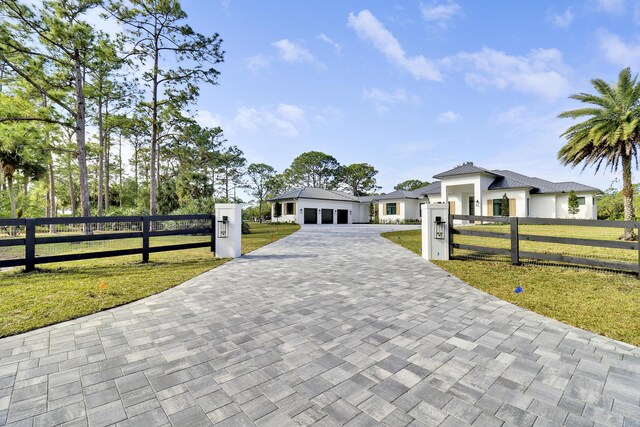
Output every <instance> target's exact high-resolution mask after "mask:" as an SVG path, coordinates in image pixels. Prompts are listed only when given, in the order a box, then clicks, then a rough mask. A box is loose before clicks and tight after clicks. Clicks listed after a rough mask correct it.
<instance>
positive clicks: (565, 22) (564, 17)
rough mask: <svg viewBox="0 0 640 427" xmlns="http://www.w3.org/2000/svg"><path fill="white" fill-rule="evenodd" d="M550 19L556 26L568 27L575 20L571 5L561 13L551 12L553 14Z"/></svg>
mask: <svg viewBox="0 0 640 427" xmlns="http://www.w3.org/2000/svg"><path fill="white" fill-rule="evenodd" d="M549 19H550V20H551V23H553V25H555V26H556V27H559V28H568V27H569V25H571V23H572V22H573V11H572V10H571V8H570V7H569V8H567V10H565V11H564V13H563V14H561V15H559V14H557V13H553V14H551V16H549Z"/></svg>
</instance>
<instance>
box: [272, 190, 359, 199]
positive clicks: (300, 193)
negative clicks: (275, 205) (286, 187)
mask: <svg viewBox="0 0 640 427" xmlns="http://www.w3.org/2000/svg"><path fill="white" fill-rule="evenodd" d="M291 199H322V200H338V201H342V202H359V201H360V199H359V198H358V197H356V196H353V195H351V194H347V193H343V192H341V191H334V190H325V189H324V188H314V187H302V188H297V189H294V190H290V191H287V192H285V193H282V194H278V195H277V196H275V197H273V198H271V199H269V200H268V201H269V202H275V201H278V200H291Z"/></svg>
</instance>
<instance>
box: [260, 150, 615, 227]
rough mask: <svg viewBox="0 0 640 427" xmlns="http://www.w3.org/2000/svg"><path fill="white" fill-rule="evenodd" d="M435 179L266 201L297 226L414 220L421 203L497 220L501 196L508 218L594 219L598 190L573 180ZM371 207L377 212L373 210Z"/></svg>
mask: <svg viewBox="0 0 640 427" xmlns="http://www.w3.org/2000/svg"><path fill="white" fill-rule="evenodd" d="M434 178H436V179H437V180H438V181H435V182H433V183H431V184H429V185H426V186H424V187H421V188H418V189H416V190H412V191H400V190H397V191H393V192H391V193H387V194H381V195H375V196H364V197H358V196H353V195H350V194H347V193H343V192H340V191H332V190H323V189H319V188H310V187H304V188H302V189H297V190H292V191H288V192H286V193H283V194H280V195H278V196H276V197H274V198H272V199H270V200H269V201H271V202H278V203H280V204H281V206H282V215H281V216H280V217H278V218H276V217H275V215H274V213H275V212H274V206H273V205H272V212H271V213H272V218H273V219H274V220H275V221H294V222H298V223H300V224H351V223H366V222H370V220H371V219H372V218H371V215H372V212H376V211H377V215H378V220H379V221H380V222H402V221H412V220H419V219H420V216H421V214H422V212H421V205H422V204H424V203H445V202H448V203H449V209H450V212H451V213H452V214H462V215H483V216H500V215H502V212H501V211H500V210H501V208H502V198H503V196H504V195H505V194H506V195H507V197H508V198H509V213H508V215H509V216H519V217H539V218H578V219H596V218H597V213H598V209H597V196H598V195H599V194H600V193H602V191H600V190H599V189H597V188H594V187H590V186H588V185H584V184H580V183H577V182H551V181H547V180H544V179H541V178H535V177H530V176H526V175H522V174H519V173H516V172H513V171H510V170H505V169H502V170H489V169H485V168H482V167H479V166H475V165H474V164H473V163H472V162H467V163H463V164H462V165H460V166H456V167H455V168H453V169H450V170H447V171H444V172H441V173H439V174H437V175H434ZM572 190H573V191H574V192H575V193H576V195H577V197H578V204H579V210H578V213H577V214H575V215H571V214H569V200H568V199H569V192H571V191H572ZM372 205H374V206H375V208H376V209H373V208H372Z"/></svg>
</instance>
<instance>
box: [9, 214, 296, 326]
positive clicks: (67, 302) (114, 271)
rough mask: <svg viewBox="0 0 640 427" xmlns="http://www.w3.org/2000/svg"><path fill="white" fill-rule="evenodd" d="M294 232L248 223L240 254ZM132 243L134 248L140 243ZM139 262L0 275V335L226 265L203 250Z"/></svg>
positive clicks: (120, 259) (163, 287)
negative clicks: (249, 230)
mask: <svg viewBox="0 0 640 427" xmlns="http://www.w3.org/2000/svg"><path fill="white" fill-rule="evenodd" d="M299 228H300V226H299V225H291V224H279V225H272V224H251V234H247V235H243V236H242V252H243V253H247V252H251V251H253V250H255V249H258V248H259V247H261V246H264V245H266V244H268V243H271V242H273V241H275V240H278V239H281V238H283V237H285V236H288V235H289V234H291V233H293V232H295V231H297V230H298V229H299ZM173 239H174V240H173V241H172V242H171V243H180V242H182V243H186V242H187V241H191V240H193V239H194V238H192V237H185V238H184V239H185V240H180V241H176V239H175V238H173ZM120 242H122V241H120ZM132 244H136V245H139V244H140V239H135V240H133V241H132ZM109 249H112V248H109ZM140 259H141V255H131V256H124V257H116V258H104V259H92V260H87V261H74V262H67V263H57V264H44V265H41V266H39V268H38V270H37V271H34V272H32V273H24V272H22V271H21V270H12V271H8V272H4V273H0V336H7V335H13V334H17V333H20V332H25V331H29V330H31V329H36V328H40V327H43V326H46V325H51V324H54V323H58V322H62V321H65V320H69V319H75V318H77V317H80V316H85V315H87V314H91V313H95V312H97V311H101V310H105V309H108V308H111V307H115V306H118V305H122V304H126V303H128V302H131V301H135V300H138V299H140V298H144V297H146V296H149V295H153V294H156V293H158V292H162V291H164V290H166V289H169V288H171V287H174V286H176V285H178V284H180V283H182V282H184V281H186V280H188V279H190V278H192V277H195V276H197V275H199V274H201V273H204V272H205V271H207V270H210V269H212V268H215V267H217V266H219V265H221V264H223V263H225V262H226V261H227V260H226V259H222V260H220V259H215V258H214V257H213V254H212V253H211V251H210V249H208V248H198V249H188V250H183V251H174V252H160V253H156V254H151V256H150V262H149V263H148V264H142V263H141V262H140Z"/></svg>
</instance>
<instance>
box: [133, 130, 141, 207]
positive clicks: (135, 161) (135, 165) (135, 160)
mask: <svg viewBox="0 0 640 427" xmlns="http://www.w3.org/2000/svg"><path fill="white" fill-rule="evenodd" d="M139 150H140V147H139V145H138V143H137V142H136V146H135V147H134V148H133V179H134V181H135V182H136V189H135V190H136V191H135V194H136V200H137V199H138V186H139V183H138V179H139V178H138V151H139Z"/></svg>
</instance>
